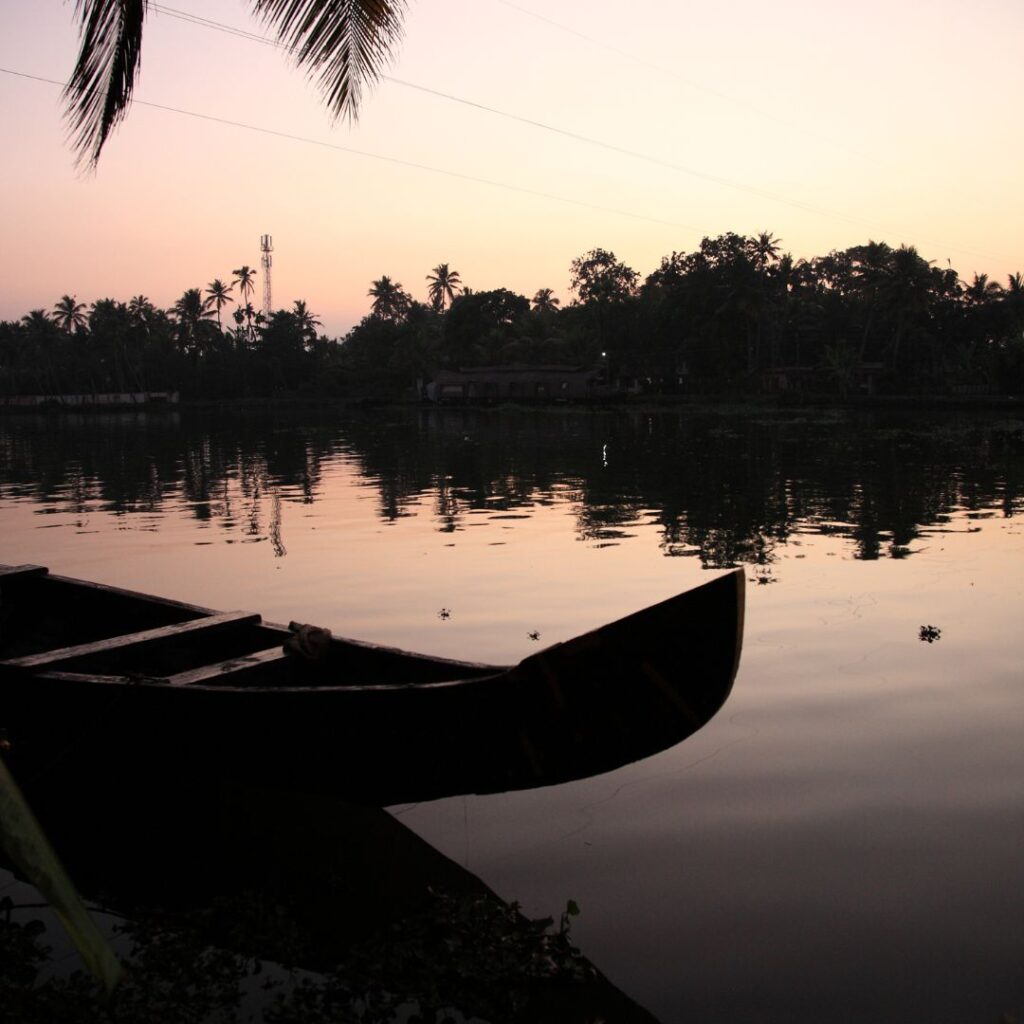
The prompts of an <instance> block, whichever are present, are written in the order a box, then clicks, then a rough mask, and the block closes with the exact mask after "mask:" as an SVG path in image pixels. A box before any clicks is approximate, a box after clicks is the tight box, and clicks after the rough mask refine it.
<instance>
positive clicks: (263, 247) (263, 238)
mask: <svg viewBox="0 0 1024 1024" xmlns="http://www.w3.org/2000/svg"><path fill="white" fill-rule="evenodd" d="M273 251H274V245H273V242H272V241H271V238H270V235H260V252H262V253H263V255H262V257H261V258H260V263H261V265H262V267H263V315H264V317H266V319H267V320H269V319H270V309H271V299H270V264H271V263H272V262H273V259H272V258H271V255H270V254H271V253H272V252H273Z"/></svg>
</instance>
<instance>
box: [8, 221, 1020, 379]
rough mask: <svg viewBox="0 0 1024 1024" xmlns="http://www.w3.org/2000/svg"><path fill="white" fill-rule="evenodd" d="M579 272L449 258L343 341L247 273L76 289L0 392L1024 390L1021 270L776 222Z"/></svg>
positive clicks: (392, 293) (16, 324)
mask: <svg viewBox="0 0 1024 1024" xmlns="http://www.w3.org/2000/svg"><path fill="white" fill-rule="evenodd" d="M569 272H570V281H569V287H570V292H571V295H572V299H571V301H570V302H568V303H567V304H565V305H564V306H562V305H561V304H560V302H559V300H558V299H557V298H556V297H555V295H554V291H553V289H551V288H542V289H540V290H539V291H537V292H536V294H535V295H534V296H533V297H532V300H531V299H529V298H527V297H526V296H525V295H520V294H517V293H516V292H514V291H511V290H510V289H507V288H495V289H491V290H486V291H475V290H473V289H472V288H471V287H466V286H464V285H463V282H462V280H461V277H460V275H459V273H458V271H457V270H455V269H453V268H452V267H450V266H449V265H448V264H447V263H442V264H439V265H438V266H437V267H435V268H433V270H432V271H431V272H430V273H429V274H427V275H425V285H426V287H425V288H424V292H425V300H424V301H420V300H418V299H416V298H415V297H414V296H413V294H412V293H411V292H410V291H409V290H407V289H406V288H404V287H403V286H402V284H401V283H399V282H397V281H395V280H393V279H392V278H390V277H388V276H387V275H384V276H381V277H380V278H378V279H376V280H374V281H372V282H371V283H370V285H369V290H368V296H367V297H368V299H370V300H371V303H370V308H369V311H368V312H367V314H366V315H365V316H364V317H363V319H362V320H361V321H360V322H359V323H358V324H357V325H356V326H355V327H353V328H352V330H350V331H349V332H348V333H347V334H346V335H345V336H344V337H342V338H330V337H327V336H326V335H325V334H323V333H321V332H320V328H321V326H322V325H321V322H320V320H319V318H318V317H317V316H316V314H314V313H313V312H312V311H311V310H310V309H309V308H308V306H307V304H306V303H305V302H304V301H303V300H297V301H295V302H293V303H292V305H291V307H290V308H288V309H278V310H276V311H273V312H271V313H269V315H266V314H265V313H264V312H261V311H259V310H257V309H255V308H254V306H253V303H252V298H253V291H254V288H255V278H256V273H255V271H253V270H251V269H250V268H249V267H240V268H238V269H236V270H234V271H233V272H232V273H233V278H232V280H231V283H230V284H228V283H225V281H223V280H222V279H220V278H218V279H216V280H214V281H212V282H211V283H210V284H209V285H208V286H207V287H206V288H205V289H203V288H198V287H196V288H189V289H187V290H186V291H185V292H184V293H183V294H182V296H181V297H180V298H179V299H178V300H177V301H176V302H175V303H174V304H173V305H172V306H171V307H170V308H168V309H160V308H158V307H156V306H155V305H154V304H153V303H152V302H150V301H149V299H147V298H146V297H145V296H143V295H137V296H135V297H133V298H131V299H129V300H127V301H122V300H117V299H112V298H104V299H99V300H97V301H95V302H93V303H92V304H91V305H86V304H85V303H83V302H79V301H77V298H76V297H75V296H70V295H64V296H63V297H62V298H61V299H60V300H59V301H57V302H56V304H55V305H54V307H53V308H52V309H50V310H46V309H35V310H31V311H29V312H28V313H26V314H25V315H24V316H23V317H22V318H21V319H20V320H18V321H13V322H0V396H11V395H28V394H51V395H59V394H82V393H98V392H111V391H114V392H139V391H180V392H181V393H182V395H183V397H185V398H193V399H202V398H215V399H225V398H235V399H238V398H265V397H271V396H282V395H291V396H323V397H345V398H358V397H364V398H366V397H372V398H391V397H401V396H412V395H416V394H418V393H419V392H418V384H419V383H421V382H425V381H428V380H430V379H431V378H432V376H433V375H434V374H435V373H436V372H437V371H438V370H441V369H452V368H458V367H467V366H491V365H508V364H512V363H526V364H549V365H550V364H556V365H563V366H564V365H573V366H603V367H605V368H606V370H607V373H608V377H609V379H610V380H611V381H612V382H613V383H614V382H618V383H619V384H620V385H621V386H623V387H630V388H632V389H634V390H638V391H642V392H645V393H649V394H678V393H696V394H722V393H732V394H752V393H761V392H765V391H783V390H784V391H801V392H810V393H818V394H829V395H834V396H837V397H840V398H843V397H848V396H851V395H855V394H860V393H864V392H869V393H872V394H901V395H909V394H914V395H948V394H965V393H966V394H983V395H984V394H992V395H999V394H1004V395H1005V394H1019V393H1021V392H1024V277H1022V275H1021V274H1020V273H1017V274H1013V275H1010V276H1009V277H1008V278H1007V281H1006V282H1005V284H1003V283H1000V282H997V281H992V280H989V279H988V278H987V276H986V275H984V274H975V275H974V276H973V278H972V279H971V280H969V281H968V280H966V279H964V278H962V277H961V276H960V275H959V274H958V273H957V272H956V271H955V270H954V269H953V268H952V267H946V268H940V267H936V266H933V265H932V264H931V263H929V262H928V261H926V260H925V259H923V258H922V257H921V256H920V255H919V254H918V252H917V251H916V249H914V248H913V247H912V246H906V245H901V246H900V247H898V248H893V247H891V246H889V245H887V244H886V243H883V242H874V241H869V242H867V243H866V244H864V245H858V246H853V247H851V248H849V249H845V250H842V251H832V252H830V253H828V254H827V255H825V256H820V257H814V258H812V259H810V260H796V259H794V258H793V257H792V256H791V255H789V254H786V253H783V252H782V249H781V245H780V242H779V241H778V240H777V239H776V238H774V237H773V236H772V235H770V234H768V233H762V234H760V235H758V236H756V237H746V236H743V235H737V234H733V233H727V234H724V235H719V236H718V237H717V238H705V239H704V240H703V241H702V242H701V244H700V246H699V248H698V249H696V250H694V251H693V252H689V253H681V252H673V253H672V254H671V255H668V256H665V257H664V258H663V259H662V260H661V263H660V264H659V266H658V267H657V269H655V270H654V271H653V272H652V273H650V274H649V275H648V276H647V277H646V278H643V279H642V278H641V276H640V274H639V273H638V272H637V271H636V270H634V269H633V268H631V267H628V266H627V265H625V264H624V263H623V262H622V261H620V260H618V259H617V258H616V257H615V255H614V254H613V253H611V252H609V251H607V250H604V249H593V250H591V251H590V252H587V253H585V254H583V255H581V256H580V257H578V258H577V259H575V260H573V261H572V263H571V265H570V268H569Z"/></svg>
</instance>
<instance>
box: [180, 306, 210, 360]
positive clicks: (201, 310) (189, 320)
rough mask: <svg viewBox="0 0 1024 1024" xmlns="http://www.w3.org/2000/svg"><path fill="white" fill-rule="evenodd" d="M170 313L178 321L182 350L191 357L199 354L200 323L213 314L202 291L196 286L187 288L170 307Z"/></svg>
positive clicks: (206, 320)
mask: <svg viewBox="0 0 1024 1024" xmlns="http://www.w3.org/2000/svg"><path fill="white" fill-rule="evenodd" d="M171 313H172V314H173V315H174V318H175V320H177V322H178V341H179V343H180V344H181V347H182V350H183V351H190V352H191V354H192V357H193V359H194V358H195V357H196V356H198V354H199V347H200V334H201V332H202V325H203V324H204V323H206V322H208V319H209V317H211V316H213V314H212V313H211V312H210V310H209V309H207V308H206V303H204V302H203V295H202V292H201V291H200V290H199V289H198V288H189V289H188V290H187V291H186V292H185V293H184V294H183V295H182V296H181V298H180V299H178V301H177V302H175V304H174V305H173V306H172V307H171Z"/></svg>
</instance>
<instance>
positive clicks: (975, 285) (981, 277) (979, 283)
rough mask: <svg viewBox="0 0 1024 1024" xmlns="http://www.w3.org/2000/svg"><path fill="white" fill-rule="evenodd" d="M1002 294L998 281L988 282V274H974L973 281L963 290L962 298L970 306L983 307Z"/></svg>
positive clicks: (1001, 287)
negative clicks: (963, 297)
mask: <svg viewBox="0 0 1024 1024" xmlns="http://www.w3.org/2000/svg"><path fill="white" fill-rule="evenodd" d="M1002 293H1003V286H1002V285H1001V284H1000V283H999V282H998V281H990V280H989V279H988V274H975V275H974V280H973V281H972V282H971V283H970V284H969V285H968V286H967V287H966V288H965V289H964V296H965V298H966V299H967V301H968V302H969V303H970V304H971V305H976V306H983V305H984V304H985V303H986V302H988V301H990V300H991V299H996V298H998V297H999V296H1000V295H1002Z"/></svg>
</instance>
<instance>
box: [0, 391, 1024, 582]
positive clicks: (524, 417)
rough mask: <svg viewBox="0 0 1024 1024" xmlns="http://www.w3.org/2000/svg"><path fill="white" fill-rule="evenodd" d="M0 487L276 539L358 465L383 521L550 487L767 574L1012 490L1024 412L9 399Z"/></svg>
mask: <svg viewBox="0 0 1024 1024" xmlns="http://www.w3.org/2000/svg"><path fill="white" fill-rule="evenodd" d="M0 453H2V455H3V459H2V462H0V488H2V492H0V493H2V497H3V498H6V499H7V500H13V501H22V502H24V501H29V502H33V503H35V504H36V505H37V506H38V508H37V511H38V512H39V513H40V514H43V515H45V514H53V513H60V512H63V513H71V514H73V515H74V516H76V517H78V518H77V519H76V521H75V525H76V528H77V529H80V530H88V529H90V522H89V517H90V516H91V515H92V514H93V513H96V512H103V513H110V514H113V515H115V516H117V517H120V520H121V522H122V525H123V526H125V527H128V528H131V529H142V530H153V529H158V528H159V526H160V523H161V516H164V515H167V514H170V513H171V512H172V511H174V512H178V511H186V512H187V514H188V515H189V516H190V517H191V518H192V520H193V521H194V522H195V523H196V524H197V525H200V526H203V525H206V526H215V527H217V528H219V530H220V531H222V533H221V536H222V539H223V540H227V541H241V542H248V543H263V542H266V543H269V544H270V545H271V547H272V548H273V551H274V554H275V555H276V556H278V557H284V556H285V555H286V554H287V543H286V537H285V535H284V530H283V528H282V522H283V516H282V507H283V506H285V505H295V504H297V505H307V506H314V505H316V504H317V503H318V502H320V501H321V500H322V499H323V498H324V495H325V491H326V490H327V488H328V483H329V484H330V486H337V485H338V484H339V483H344V482H346V481H347V482H349V483H354V482H358V483H359V484H360V485H361V486H364V487H369V488H372V491H373V492H374V493H375V495H376V501H375V504H376V514H377V516H378V517H379V519H380V520H381V521H382V522H384V523H390V524H397V523H398V522H399V521H400V520H402V519H403V518H407V517H410V516H424V515H429V516H430V517H431V519H432V521H433V524H434V528H435V529H437V530H438V531H441V532H446V533H456V532H458V531H462V530H465V529H467V528H469V527H471V526H472V525H474V524H475V522H477V521H479V519H478V517H481V516H483V517H487V518H488V520H489V521H490V522H491V523H492V524H493V523H495V522H496V521H497V520H498V519H499V518H503V519H512V518H513V517H524V518H528V517H530V516H532V515H533V514H535V513H536V511H537V509H539V508H548V507H556V508H561V509H564V510H565V512H566V513H567V514H569V515H571V516H572V518H573V521H574V523H575V532H576V535H577V538H578V539H579V540H580V541H583V542H585V543H587V544H592V545H595V546H605V545H608V546H613V545H618V544H621V543H623V542H627V541H629V540H630V539H631V538H632V537H634V536H635V534H636V531H638V530H644V529H651V528H653V529H656V530H657V532H658V536H659V543H660V547H661V550H662V551H663V553H664V554H665V555H667V556H673V557H693V558H697V559H699V561H700V563H701V564H702V565H703V566H705V567H711V568H724V567H730V566H734V565H737V564H741V563H749V564H753V565H755V566H758V567H760V568H759V572H758V575H757V579H758V581H759V582H762V581H768V580H770V579H771V566H772V565H773V563H774V561H775V559H776V553H777V547H778V545H779V544H781V543H785V542H789V541H792V540H794V539H797V538H798V537H799V536H800V535H801V534H832V535H838V536H841V537H843V538H846V539H847V540H848V541H849V544H850V549H851V553H852V554H853V556H854V557H856V558H860V559H877V558H882V557H888V558H905V557H907V556H909V555H911V554H913V553H914V552H915V550H916V547H915V545H916V542H918V541H919V539H920V538H921V536H922V534H923V533H926V532H930V531H932V530H934V529H939V530H941V529H944V528H946V524H947V523H948V520H949V517H950V514H951V513H952V512H954V511H956V510H967V511H969V512H971V513H974V514H978V515H982V514H998V515H1002V516H1012V515H1013V514H1014V513H1015V512H1016V511H1018V510H1019V508H1020V507H1021V499H1022V488H1021V481H1022V479H1024V473H1022V469H1024V426H1022V424H1021V423H1020V422H1018V421H1004V420H997V419H993V418H978V417H965V418H959V419H958V418H955V417H951V416H949V415H944V416H942V417H941V418H939V417H931V418H928V417H923V416H917V417H915V416H909V415H901V416H897V415H895V414H892V415H881V414H876V415H872V416H868V415H859V416H854V415H838V414H836V415H816V416H797V415H784V414H773V415H772V416H770V417H768V416H765V415H763V414H760V415H751V414H746V415H741V414H730V415H726V414H711V413H707V412H695V411H685V412H684V411H664V410H663V411H658V412H649V413H640V412H616V413H588V412H580V411H570V410H542V411H532V412H516V411H498V412H486V413H483V412H474V411H471V410H438V409H429V410H424V409H408V410H402V409H397V410H396V409H390V410H387V411H379V410H373V411H366V412H364V413H361V414H349V415H345V416H344V417H338V416H330V415H327V414H324V415H323V416H322V417H321V418H320V419H316V418H311V417H310V416H309V415H308V414H306V415H304V416H302V417H300V416H299V415H298V414H285V413H281V414H277V415H273V416H272V415H269V414H267V413H265V412H264V413H261V414H259V415H249V414H247V415H245V416H232V417H218V416H213V415H199V414H179V413H175V414H168V415H166V416H152V415H150V416H146V415H130V414H126V415H124V416H91V417H52V418H42V417H40V418H36V417H19V418H7V419H5V420H3V421H2V422H0Z"/></svg>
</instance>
